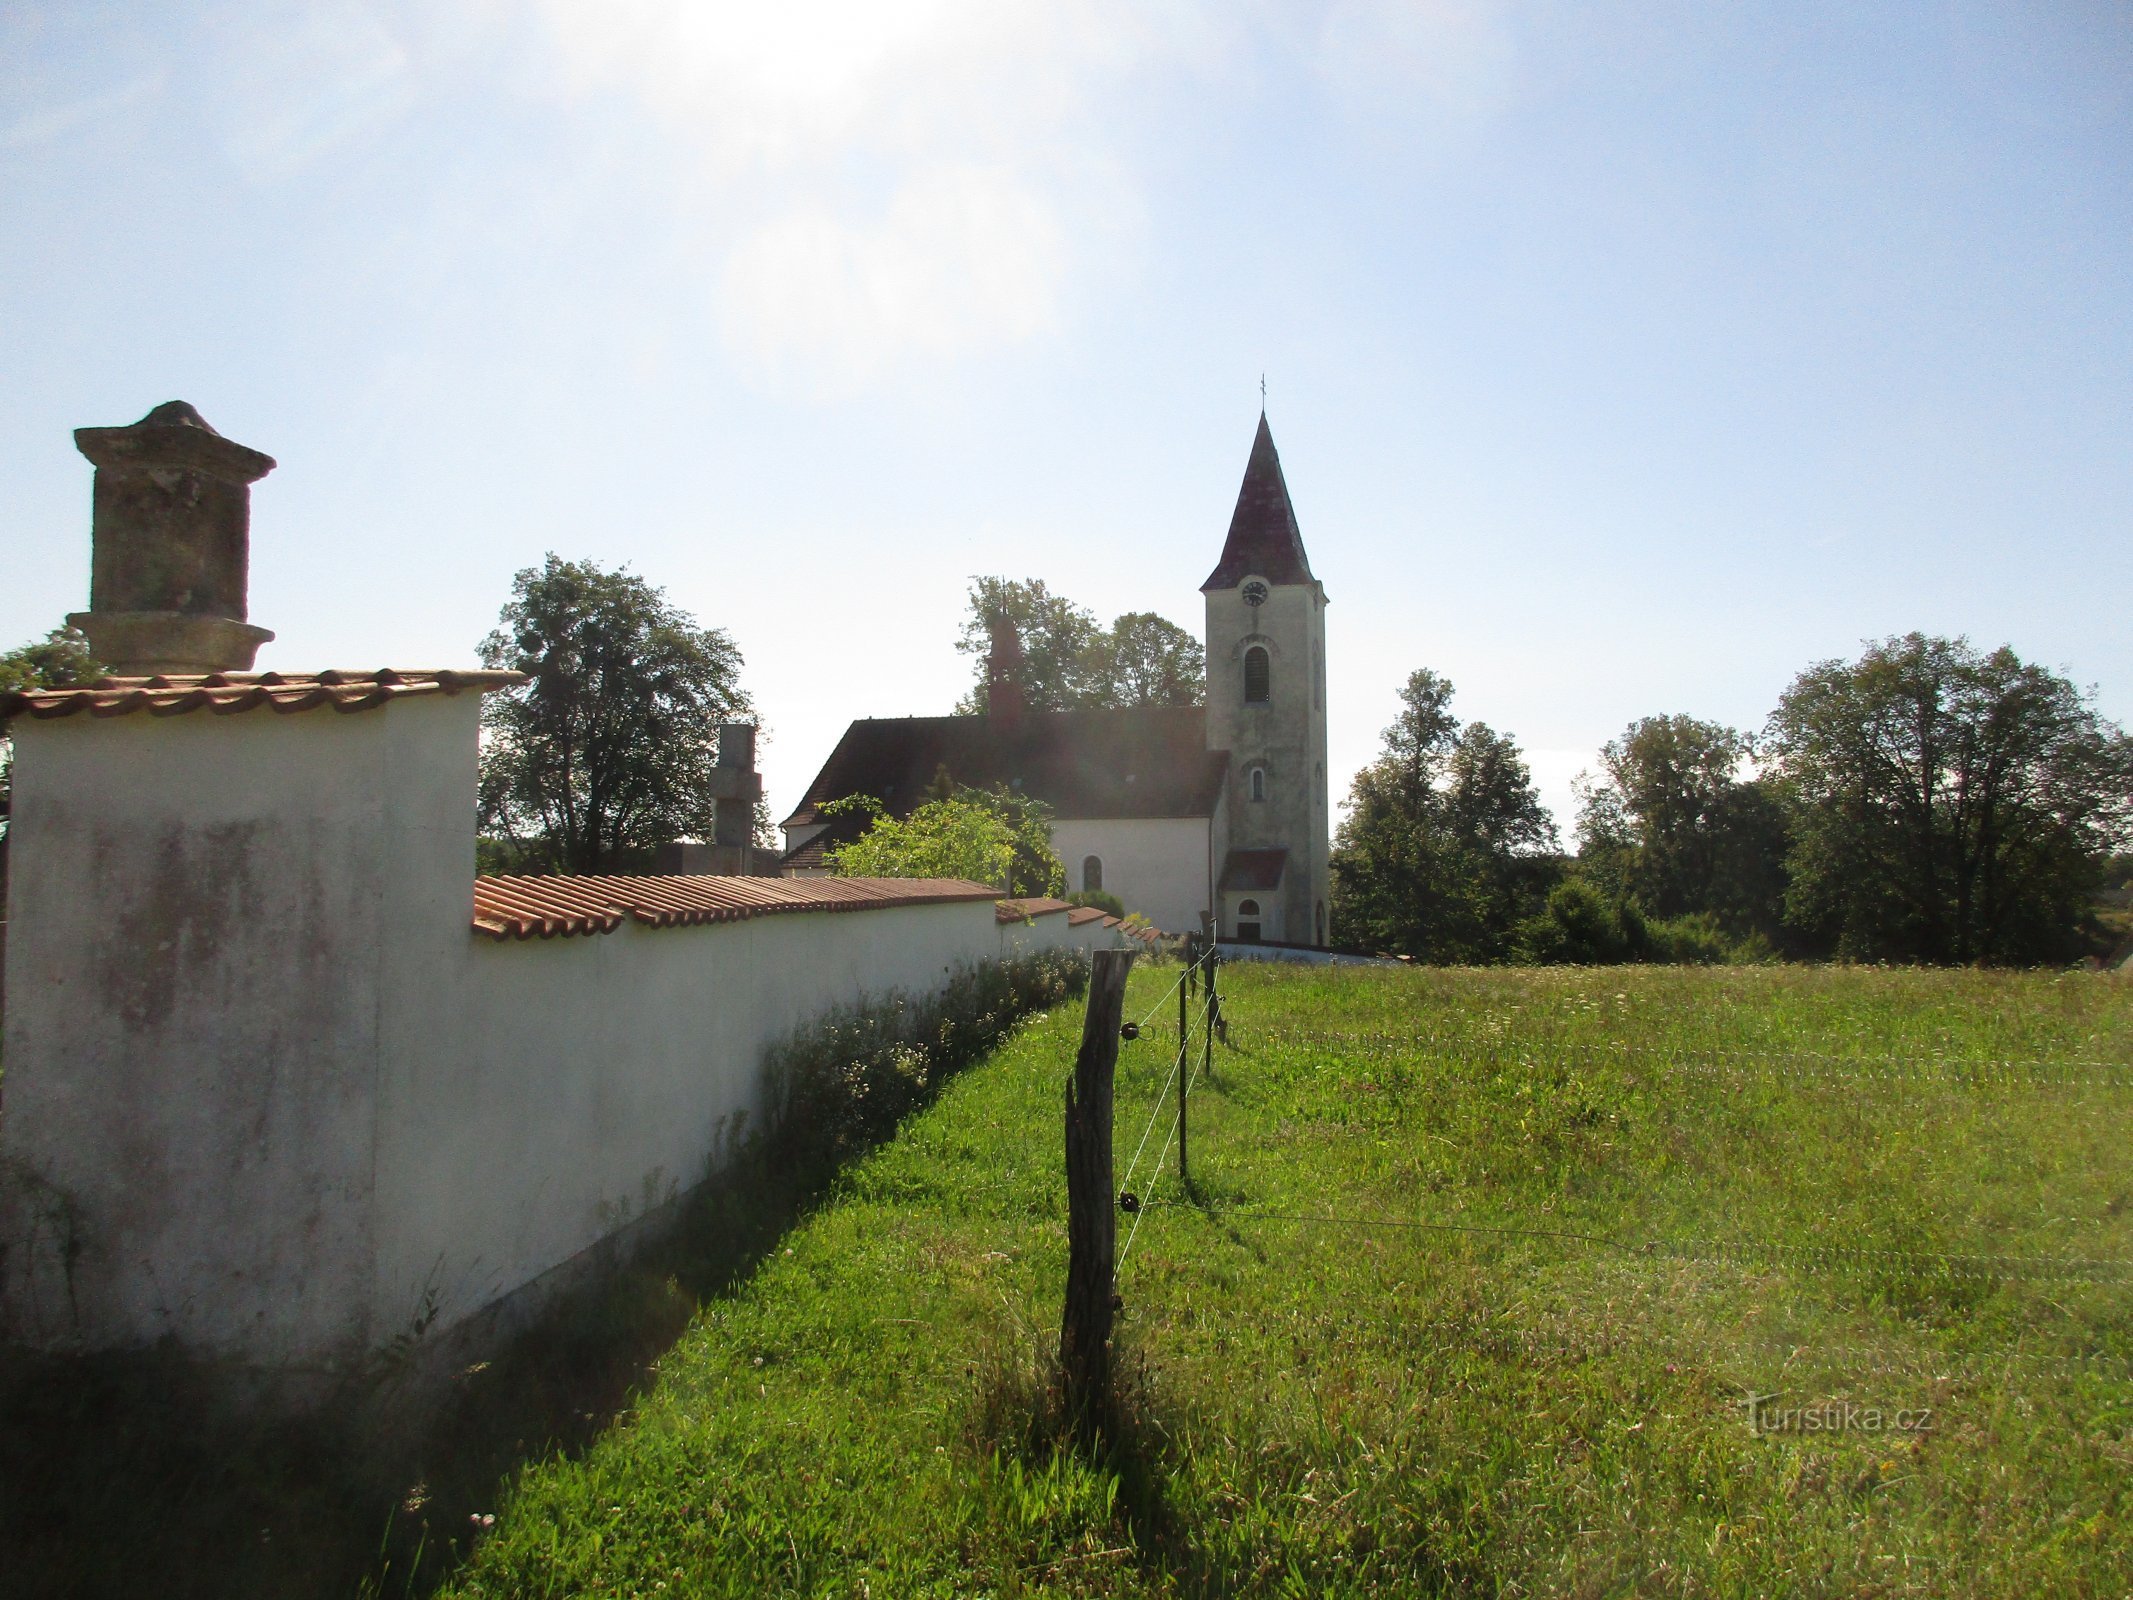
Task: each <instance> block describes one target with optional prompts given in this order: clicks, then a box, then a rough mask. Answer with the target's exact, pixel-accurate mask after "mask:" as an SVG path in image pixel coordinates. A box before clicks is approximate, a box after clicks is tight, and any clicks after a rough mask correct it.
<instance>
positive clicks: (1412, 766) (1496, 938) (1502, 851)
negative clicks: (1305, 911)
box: [1333, 669, 1556, 962]
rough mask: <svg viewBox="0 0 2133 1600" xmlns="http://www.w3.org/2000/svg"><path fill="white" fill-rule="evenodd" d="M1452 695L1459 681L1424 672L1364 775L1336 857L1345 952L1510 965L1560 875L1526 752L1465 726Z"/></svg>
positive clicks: (1403, 694) (1404, 696)
mask: <svg viewBox="0 0 2133 1600" xmlns="http://www.w3.org/2000/svg"><path fill="white" fill-rule="evenodd" d="M1451 699H1452V685H1451V683H1450V682H1449V681H1448V680H1447V679H1445V678H1443V677H1440V676H1439V675H1438V674H1436V673H1434V672H1430V671H1428V670H1426V669H1425V670H1422V671H1419V672H1416V673H1415V674H1414V675H1413V676H1411V677H1410V678H1409V679H1408V680H1407V684H1406V686H1405V687H1404V688H1403V689H1402V690H1401V691H1400V702H1401V709H1400V714H1399V716H1398V718H1397V719H1396V720H1395V721H1394V722H1393V724H1392V726H1391V727H1389V728H1387V729H1386V730H1385V749H1384V753H1383V754H1381V755H1380V756H1379V757H1378V759H1377V760H1376V761H1374V762H1372V763H1371V764H1370V765H1369V766H1367V767H1365V768H1364V769H1363V770H1362V771H1361V772H1359V773H1358V774H1356V778H1355V784H1354V787H1353V789H1352V790H1351V791H1350V795H1349V802H1348V815H1347V817H1346V819H1345V820H1344V821H1343V822H1342V824H1341V828H1340V833H1339V836H1338V839H1337V840H1336V843H1335V848H1334V852H1333V884H1334V900H1333V937H1334V942H1335V943H1336V944H1344V945H1351V946H1359V947H1363V948H1367V949H1372V950H1385V951H1391V952H1395V953H1398V954H1403V955H1409V956H1414V957H1416V958H1417V959H1422V960H1429V961H1438V962H1468V961H1497V960H1502V959H1503V958H1504V957H1505V956H1507V955H1509V954H1510V953H1511V951H1512V949H1513V945H1514V941H1515V938H1516V935H1517V933H1518V930H1519V926H1520V924H1521V923H1522V922H1523V921H1524V920H1525V919H1526V917H1528V916H1529V915H1530V914H1531V913H1532V912H1533V911H1534V910H1535V909H1536V907H1537V904H1538V902H1539V900H1540V897H1541V896H1542V895H1543V894H1545V893H1546V891H1547V888H1548V885H1549V882H1550V881H1551V880H1552V878H1553V876H1554V875H1555V871H1556V868H1555V864H1554V861H1553V859H1552V852H1553V850H1554V848H1555V825H1554V824H1553V823H1552V822H1551V821H1550V820H1549V817H1548V812H1547V809H1546V808H1545V807H1544V806H1542V804H1541V802H1540V796H1539V794H1538V793H1537V792H1536V791H1535V789H1534V787H1533V778H1532V773H1531V772H1530V771H1529V769H1528V768H1527V766H1526V763H1525V760H1524V758H1523V757H1522V756H1521V755H1520V754H1519V751H1518V746H1517V745H1516V744H1515V743H1514V742H1513V741H1512V740H1511V739H1510V738H1509V737H1508V736H1507V735H1504V734H1500V733H1498V732H1496V731H1495V730H1494V729H1492V728H1490V727H1489V726H1488V725H1487V724H1485V723H1480V722H1475V723H1470V724H1468V725H1467V726H1466V727H1465V728H1461V727H1460V726H1459V724H1458V722H1457V720H1456V719H1455V718H1454V717H1453V716H1452V715H1451V711H1450V705H1451Z"/></svg>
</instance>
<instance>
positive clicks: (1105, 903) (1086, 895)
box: [1066, 889, 1126, 917]
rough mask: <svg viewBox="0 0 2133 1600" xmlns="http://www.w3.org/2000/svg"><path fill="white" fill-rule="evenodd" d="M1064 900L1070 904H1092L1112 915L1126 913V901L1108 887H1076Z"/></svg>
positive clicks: (1123, 914) (1121, 915)
mask: <svg viewBox="0 0 2133 1600" xmlns="http://www.w3.org/2000/svg"><path fill="white" fill-rule="evenodd" d="M1066 902H1067V904H1068V905H1070V906H1094V907H1095V908H1096V909H1097V910H1099V911H1102V912H1105V913H1107V914H1109V915H1111V916H1114V917H1123V916H1125V914H1126V902H1125V901H1123V900H1121V899H1119V897H1118V896H1117V895H1115V894H1113V893H1111V891H1110V890H1108V889H1076V890H1075V891H1074V892H1073V893H1072V894H1070V895H1068V896H1067V897H1066Z"/></svg>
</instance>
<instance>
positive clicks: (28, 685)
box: [0, 628, 104, 884]
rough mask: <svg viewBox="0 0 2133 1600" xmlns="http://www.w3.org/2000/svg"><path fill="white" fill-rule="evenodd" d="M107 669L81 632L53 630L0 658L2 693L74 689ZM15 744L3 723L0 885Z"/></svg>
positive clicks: (0, 744)
mask: <svg viewBox="0 0 2133 1600" xmlns="http://www.w3.org/2000/svg"><path fill="white" fill-rule="evenodd" d="M103 676H104V667H103V664H102V663H101V662H99V661H98V660H97V659H96V658H95V657H94V656H92V655H90V654H89V641H88V640H87V639H86V638H84V637H83V636H82V633H81V630H80V629H79V628H54V629H53V630H52V631H51V632H50V633H48V634H46V635H45V636H44V637H43V638H42V639H38V640H34V641H32V642H31V643H29V644H26V645H21V646H18V647H17V648H15V649H13V650H10V651H8V652H7V653H6V654H5V655H0V693H5V692H6V691H8V690H10V689H74V688H79V687H81V686H82V685H84V684H91V683H94V682H96V681H97V680H98V679H99V678H101V677H103ZM14 773H15V742H14V740H12V739H10V738H8V737H7V729H6V724H4V723H0V884H4V883H5V882H6V881H7V880H6V876H5V868H6V862H7V855H6V851H7V833H8V816H9V807H10V802H11V801H12V799H13V796H14Z"/></svg>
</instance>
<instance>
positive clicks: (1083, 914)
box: [1067, 906, 1105, 928]
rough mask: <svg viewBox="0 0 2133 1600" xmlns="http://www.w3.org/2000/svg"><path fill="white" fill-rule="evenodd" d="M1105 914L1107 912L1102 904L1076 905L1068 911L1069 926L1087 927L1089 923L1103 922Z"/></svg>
mask: <svg viewBox="0 0 2133 1600" xmlns="http://www.w3.org/2000/svg"><path fill="white" fill-rule="evenodd" d="M1104 916H1105V912H1104V909H1103V907H1101V906H1076V907H1075V908H1074V909H1073V910H1072V911H1069V912H1068V913H1067V926H1068V927H1070V928H1081V927H1086V926H1087V925H1088V924H1089V923H1092V922H1101V921H1102V920H1103V919H1104Z"/></svg>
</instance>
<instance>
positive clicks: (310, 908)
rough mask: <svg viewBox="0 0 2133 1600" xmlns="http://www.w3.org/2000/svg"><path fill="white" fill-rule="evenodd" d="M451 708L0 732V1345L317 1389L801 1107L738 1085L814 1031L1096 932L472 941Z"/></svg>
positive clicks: (901, 917)
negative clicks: (2, 853) (1, 919)
mask: <svg viewBox="0 0 2133 1600" xmlns="http://www.w3.org/2000/svg"><path fill="white" fill-rule="evenodd" d="M476 712H477V700H476V697H475V696H474V695H471V694H467V695H460V696H456V697H451V696H443V695H438V696H432V697H429V698H424V699H412V700H407V701H396V702H394V703H393V704H391V705H390V706H389V707H385V708H382V709H379V710H375V711H371V712H367V713H365V714H362V715H358V716H340V715H335V714H334V713H332V712H329V711H324V710H320V711H313V712H305V713H300V714H297V715H291V716H277V715H273V714H271V713H268V712H264V711H254V712H248V713H244V714H240V715H233V716H223V717H218V716H211V715H202V714H187V715H178V716H171V717H167V718H166V717H150V716H146V715H123V716H115V717H109V718H95V717H88V716H79V717H70V718H66V719H62V720H56V721H50V722H44V721H25V722H23V723H22V725H21V726H19V727H18V728H17V729H16V734H17V746H18V749H17V762H16V771H15V783H16V789H15V815H14V828H15V841H14V846H13V855H14V861H13V868H14V872H13V881H12V883H11V886H10V911H11V916H10V931H11V939H10V943H9V949H8V952H7V961H8V1001H9V1003H8V1009H7V1016H6V1061H7V1079H6V1085H5V1093H6V1098H5V1106H4V1109H5V1121H4V1124H0V1160H4V1162H5V1181H4V1184H0V1246H4V1254H0V1309H4V1312H5V1316H6V1327H7V1333H8V1336H9V1337H11V1338H13V1339H16V1340H19V1341H22V1342H24V1343H28V1344H31V1345H35V1346H39V1347H43V1348H87V1349H111V1348H125V1347H132V1346H142V1345H148V1344H152V1343H155V1342H158V1341H162V1340H166V1339H167V1340H170V1341H172V1342H173V1343H174V1344H175V1345H176V1346H177V1347H178V1348H180V1349H182V1350H184V1351H187V1352H190V1353H192V1354H195V1355H198V1356H201V1357H204V1358H209V1359H212V1360H215V1361H218V1362H229V1363H235V1364H239V1365H243V1366H251V1367H260V1368H266V1369H273V1370H282V1371H286V1370H291V1369H298V1370H301V1369H322V1370H327V1371H331V1370H337V1369H340V1368H345V1367H346V1366H348V1365H350V1364H352V1363H357V1362H360V1361H362V1360H363V1359H365V1358H366V1357H367V1356H368V1355H369V1354H370V1353H372V1352H375V1351H378V1350H381V1349H391V1348H397V1347H402V1346H404V1345H405V1344H406V1343H407V1342H408V1341H409V1340H410V1339H413V1338H415V1337H417V1336H420V1335H422V1334H424V1333H430V1332H438V1331H442V1330H443V1329H445V1328H447V1327H449V1326H451V1325H452V1324H453V1323H455V1322H457V1321H459V1320H461V1319H464V1318H466V1317H467V1316H470V1315H471V1314H473V1313H474V1312H476V1311H478V1310H481V1309H482V1308H484V1307H487V1306H490V1305H493V1304H494V1303H496V1302H497V1301H498V1300H500V1299H502V1298H503V1297H505V1296H507V1295H510V1294H512V1293H513V1292H515V1291H518V1290H521V1289H524V1288H525V1287H526V1286H528V1285H530V1284H534V1283H536V1282H537V1281H538V1280H540V1279H542V1278H543V1276H544V1275H546V1274H549V1273H552V1272H555V1271H556V1270H557V1269H558V1268H561V1267H563V1266H565V1265H566V1264H567V1263H569V1262H571V1261H572V1260H573V1258H576V1257H578V1256H580V1255H582V1253H584V1252H586V1251H588V1250H590V1249H592V1248H593V1247H595V1246H597V1245H599V1244H600V1243H601V1242H602V1241H603V1240H605V1239H608V1238H609V1237H611V1236H613V1235H614V1234H616V1233H617V1232H618V1231H619V1230H621V1229H623V1228H626V1227H628V1226H630V1225H631V1224H632V1223H634V1222H635V1221H637V1220H638V1219H640V1218H641V1217H643V1216H644V1215H645V1213H646V1212H647V1211H649V1210H650V1209H652V1208H653V1207H656V1206H658V1205H660V1204H661V1203H663V1202H664V1201H666V1200H668V1199H671V1198H673V1197H674V1196H676V1195H677V1194H679V1193H680V1192H681V1191H683V1190H685V1189H686V1188H688V1187H689V1186H691V1185H693V1184H695V1183H697V1182H698V1181H700V1180H701V1179H703V1178H704V1177H706V1176H707V1175H708V1174H710V1173H711V1172H712V1171H713V1170H714V1169H715V1168H716V1167H717V1166H718V1165H719V1163H720V1162H721V1160H722V1159H723V1157H724V1156H725V1155H726V1154H727V1153H728V1152H729V1151H730V1150H731V1149H732V1148H733V1147H734V1146H735V1144H736V1143H737V1142H738V1141H741V1140H743V1139H745V1138H747V1137H748V1136H749V1135H750V1133H751V1132H752V1131H753V1130H755V1129H758V1128H761V1127H762V1126H763V1125H764V1124H765V1122H766V1120H768V1118H769V1115H770V1113H771V1112H772V1111H773V1110H774V1109H776V1108H777V1107H778V1106H781V1105H782V1106H783V1107H784V1108H785V1109H786V1111H787V1112H788V1114H794V1115H798V1114H804V1113H805V1111H806V1109H807V1107H808V1106H809V1105H810V1104H816V1103H819V1104H821V1105H825V1106H827V1105H830V1104H832V1103H833V1102H832V1101H825V1100H820V1098H819V1097H816V1098H815V1099H814V1100H810V1097H809V1094H807V1093H798V1094H797V1095H796V1093H795V1091H793V1090H792V1089H791V1088H789V1087H788V1088H787V1089H786V1090H784V1091H782V1092H780V1093H779V1094H773V1089H772V1083H771V1080H770V1078H769V1077H768V1076H767V1075H766V1074H767V1072H768V1069H769V1066H770V1062H771V1058H772V1055H773V1053H774V1052H775V1051H776V1050H777V1049H778V1048H779V1047H781V1046H789V1044H790V1042H791V1041H792V1040H794V1039H795V1038H798V1037H803V1036H805V1034H806V1031H807V1030H808V1029H809V1028H810V1027H811V1026H812V1025H814V1024H816V1023H818V1022H820V1021H821V1020H822V1019H825V1018H830V1017H836V1016H845V1017H864V1016H866V1015H869V1014H870V1013H871V1012H872V1011H873V1010H874V1008H876V1007H885V1008H887V1009H886V1011H885V1013H884V1014H885V1015H887V1016H889V1017H892V1018H893V1017H895V1016H898V1015H904V1016H919V1015H928V1014H930V1013H928V1012H927V1010H926V1008H927V1007H928V1006H945V1007H947V1009H946V1010H944V1011H943V1012H942V1015H943V1016H947V1017H960V1016H961V1015H962V1013H961V1011H960V1010H957V1009H956V1007H958V1006H960V1005H962V1004H963V1003H964V1002H962V1001H954V1002H953V1003H952V1004H951V998H950V997H953V996H957V995H962V994H966V993H969V994H976V995H981V996H984V995H992V994H994V992H995V991H994V989H992V988H989V987H988V985H994V984H997V983H998V982H1000V981H1001V980H996V979H991V978H987V977H985V976H984V973H985V972H986V971H987V970H988V969H989V968H993V967H996V966H997V965H998V964H999V963H1001V962H1002V961H1003V960H1013V959H1015V958H1018V957H1021V956H1024V955H1028V954H1031V953H1034V952H1036V951H1038V950H1041V949H1047V948H1049V949H1055V950H1056V949H1060V948H1065V947H1072V946H1079V945H1080V944H1082V943H1083V942H1085V941H1086V942H1088V943H1094V942H1097V941H1099V940H1100V941H1103V942H1109V941H1110V939H1111V938H1112V935H1110V934H1108V933H1105V932H1104V931H1103V930H1102V928H1101V924H1100V923H1091V924H1088V925H1087V926H1086V927H1085V928H1084V929H1078V930H1077V929H1071V928H1069V927H1068V925H1067V918H1066V916H1065V914H1064V913H1063V912H1061V913H1054V914H1052V915H1050V916H1045V917H1039V918H1037V919H1035V920H1034V921H1030V922H1022V921H1015V922H1010V923H1000V922H998V921H997V920H996V918H995V913H994V905H993V902H992V899H991V897H990V895H989V894H987V893H986V892H984V891H982V890H975V891H974V897H973V898H971V899H968V900H963V901H956V902H948V903H935V904H910V905H888V906H880V907H875V908H870V909H864V910H856V911H845V912H838V913H828V912H796V913H788V914H782V915H776V916H764V917H760V918H756V919H753V920H747V921H736V922H726V923H717V924H710V925H704V926H695V927H674V928H652V927H648V926H646V925H644V924H641V923H638V922H634V921H631V920H628V919H624V920H623V921H622V923H621V925H620V926H619V927H617V928H616V929H615V930H614V931H613V932H610V933H606V934H598V935H586V936H580V937H574V938H557V939H544V940H533V941H525V942H518V941H512V942H506V943H498V942H495V941H493V940H490V939H487V938H482V937H479V936H477V935H476V934H475V933H474V932H473V931H472V928H471V926H470V897H471V885H472V880H473V866H474V862H473V828H472V818H473V815H474V742H475V724H476ZM1002 992H1007V991H1002ZM1015 992H1019V991H1015ZM1004 1004H1005V1002H1002V1004H1000V1005H993V1006H990V1007H987V1008H981V1010H980V1011H979V1012H978V1013H976V1014H975V1015H976V1016H977V1017H979V1018H983V1017H987V1016H990V1017H991V1019H992V1023H991V1024H990V1025H994V1026H1004V1025H1005V1024H1004V1022H1003V1021H1002V1018H1003V1017H1004V1016H1005V1014H1006V1013H1005V1010H1004V1009H1003V1006H1004ZM983 1026H984V1025H982V1024H981V1023H979V1022H970V1023H964V1022H957V1023H956V1024H955V1027H956V1028H957V1029H960V1030H962V1032H964V1033H967V1032H968V1031H969V1030H970V1029H971V1028H977V1029H978V1031H979V1032H982V1031H983ZM892 1033H893V1029H892ZM958 1036H959V1037H960V1036H961V1035H960V1034H959V1035H958ZM906 1042H907V1043H911V1042H915V1041H906ZM869 1059H871V1058H869ZM868 1070H869V1072H871V1071H872V1070H873V1069H872V1068H869V1069H868ZM868 1081H869V1082H871V1079H869V1080H868Z"/></svg>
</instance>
